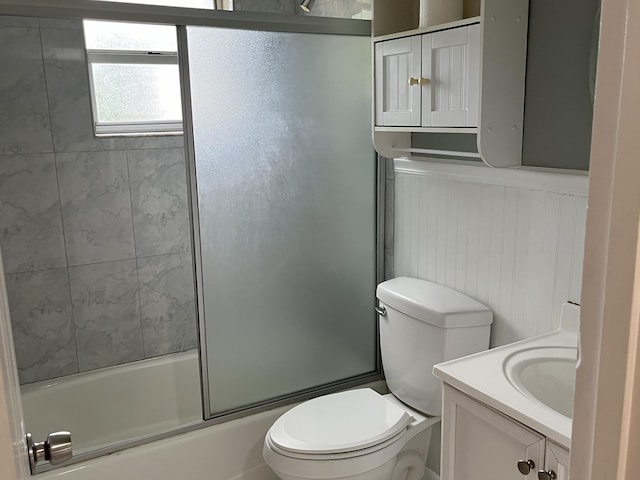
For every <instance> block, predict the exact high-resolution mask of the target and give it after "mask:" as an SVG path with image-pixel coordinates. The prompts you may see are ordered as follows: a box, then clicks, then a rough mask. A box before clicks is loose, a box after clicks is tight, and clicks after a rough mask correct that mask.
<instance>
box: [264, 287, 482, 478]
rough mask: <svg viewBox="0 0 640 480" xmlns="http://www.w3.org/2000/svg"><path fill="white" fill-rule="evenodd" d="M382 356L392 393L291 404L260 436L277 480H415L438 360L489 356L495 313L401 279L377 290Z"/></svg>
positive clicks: (434, 417) (363, 391)
mask: <svg viewBox="0 0 640 480" xmlns="http://www.w3.org/2000/svg"><path fill="white" fill-rule="evenodd" d="M376 296H377V297H378V300H379V306H378V308H376V311H377V312H378V319H379V321H380V350H381V352H382V365H383V368H384V373H385V378H386V381H387V385H388V387H389V390H390V391H391V393H389V394H386V395H381V394H379V393H377V392H375V391H374V390H371V389H369V388H360V389H356V390H348V391H344V392H339V393H334V394H330V395H324V396H321V397H317V398H314V399H312V400H308V401H306V402H303V403H301V404H300V405H298V406H296V407H294V408H292V409H291V410H289V411H288V412H286V413H285V414H283V415H282V416H281V417H280V418H278V419H277V420H276V421H275V423H274V424H273V426H272V427H271V428H270V429H269V431H268V432H267V435H266V437H265V441H264V447H263V456H264V459H265V462H266V463H267V465H269V466H270V467H271V469H272V470H273V471H274V473H275V474H276V475H277V476H278V477H279V478H281V479H282V480H310V479H341V480H422V478H423V475H424V472H425V463H426V458H427V453H428V451H429V443H430V440H431V427H433V425H435V424H437V423H438V422H439V421H440V415H441V409H442V398H441V393H442V387H441V383H440V381H439V380H438V379H437V378H435V377H434V376H433V375H432V373H431V371H432V368H433V366H434V365H435V364H437V363H440V362H444V361H446V360H451V359H453V358H457V357H462V356H464V355H469V354H471V353H475V352H479V351H481V350H486V349H487V348H488V347H489V334H490V329H491V323H492V321H493V316H492V313H491V310H489V309H488V308H487V307H486V306H484V305H482V304H481V303H480V302H478V301H476V300H474V299H472V298H470V297H468V296H466V295H464V294H462V293H460V292H457V291H455V290H452V289H450V288H447V287H444V286H442V285H438V284H435V283H432V282H427V281H424V280H419V279H416V278H409V277H399V278H394V279H391V280H388V281H386V282H383V283H381V284H380V285H378V288H377V290H376Z"/></svg>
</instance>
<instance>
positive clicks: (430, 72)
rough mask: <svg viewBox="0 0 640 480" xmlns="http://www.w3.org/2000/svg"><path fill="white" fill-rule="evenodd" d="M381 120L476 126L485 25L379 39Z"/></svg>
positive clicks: (378, 109) (400, 123)
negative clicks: (481, 39)
mask: <svg viewBox="0 0 640 480" xmlns="http://www.w3.org/2000/svg"><path fill="white" fill-rule="evenodd" d="M375 56H376V62H375V65H376V93H375V94H376V101H375V104H376V125H379V126H406V127H476V126H477V124H478V91H479V82H480V24H478V23H476V24H473V25H468V26H462V27H458V28H452V29H448V30H443V31H439V32H434V33H428V34H424V35H414V36H411V37H405V38H397V39H393V40H387V41H383V42H378V43H376V45H375Z"/></svg>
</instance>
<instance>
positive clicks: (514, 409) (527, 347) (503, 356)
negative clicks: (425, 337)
mask: <svg viewBox="0 0 640 480" xmlns="http://www.w3.org/2000/svg"><path fill="white" fill-rule="evenodd" d="M579 317H580V307H578V306H576V305H573V304H568V303H567V304H564V305H563V307H562V320H561V326H560V329H558V330H556V331H555V332H552V333H548V334H545V335H541V336H538V337H534V338H530V339H527V340H522V341H520V342H516V343H511V344H509V345H504V346H502V347H498V348H494V349H491V350H487V351H484V352H480V353H476V354H474V355H470V356H467V357H463V358H460V359H456V360H451V361H448V362H444V363H441V364H438V365H436V366H435V367H434V369H433V373H434V375H435V376H436V377H438V378H440V379H441V380H442V381H444V382H445V383H446V384H448V385H450V386H452V387H454V388H456V389H458V390H460V391H461V392H463V393H465V394H467V395H469V396H470V397H473V398H475V399H476V400H479V401H481V402H482V403H484V404H486V405H488V406H490V407H492V408H494V409H496V410H498V411H500V412H502V413H504V414H505V415H508V416H509V417H511V418H513V419H515V420H517V421H519V422H521V423H523V424H524V425H527V426H528V427H530V428H532V429H534V430H536V431H538V432H540V433H541V434H543V435H545V436H546V437H548V438H549V439H551V440H553V441H554V442H556V443H558V444H559V445H561V446H562V447H565V448H567V449H569V448H570V446H571V425H572V419H571V418H569V417H568V416H566V415H563V414H561V413H560V412H558V411H556V410H554V409H552V408H550V407H549V406H547V405H545V404H544V403H542V402H541V401H539V400H537V399H535V398H533V397H532V396H530V395H525V394H523V393H522V392H521V391H519V390H518V389H517V388H516V387H515V386H514V385H513V383H512V382H511V381H510V380H509V378H508V373H509V372H508V371H507V369H508V368H510V367H509V365H510V363H509V359H511V358H514V356H515V355H520V356H523V354H524V355H527V356H528V357H527V358H529V359H531V358H533V357H534V355H535V352H536V351H552V350H553V349H554V348H557V347H559V348H560V349H562V348H565V349H566V348H569V349H576V348H577V345H578V325H579ZM529 361H530V360H529ZM533 361H535V359H534V360H533ZM572 387H573V386H571V388H568V389H567V391H570V392H572V391H573V388H572ZM566 400H567V401H568V402H569V404H571V402H572V400H573V395H572V394H571V398H570V399H569V398H567V399H566Z"/></svg>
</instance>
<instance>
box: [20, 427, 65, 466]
mask: <svg viewBox="0 0 640 480" xmlns="http://www.w3.org/2000/svg"><path fill="white" fill-rule="evenodd" d="M27 453H28V455H29V465H30V466H31V473H34V470H35V467H36V465H37V464H39V463H42V462H44V461H46V462H49V463H51V465H57V464H59V463H64V462H66V461H67V460H71V457H72V456H73V450H72V447H71V432H53V433H50V434H49V435H48V436H47V440H46V441H44V442H34V441H33V438H32V437H31V434H30V433H27Z"/></svg>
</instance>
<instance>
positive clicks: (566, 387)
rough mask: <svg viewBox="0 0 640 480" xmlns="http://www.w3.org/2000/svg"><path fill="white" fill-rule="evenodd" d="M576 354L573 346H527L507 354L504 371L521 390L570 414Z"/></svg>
mask: <svg viewBox="0 0 640 480" xmlns="http://www.w3.org/2000/svg"><path fill="white" fill-rule="evenodd" d="M577 356H578V350H577V348H572V347H535V348H528V349H524V350H519V351H516V352H514V353H512V354H511V355H509V356H508V357H507V358H506V359H505V361H504V371H505V375H506V376H507V378H508V380H509V382H510V383H511V384H512V385H513V386H514V387H515V388H516V389H517V390H518V391H519V392H520V393H521V394H523V395H524V396H526V397H528V398H529V399H531V400H533V401H535V402H539V403H542V404H543V405H546V406H547V407H549V408H551V409H552V410H554V411H556V412H558V413H560V414H561V415H564V416H565V417H568V418H572V417H573V394H574V391H575V383H576V359H577Z"/></svg>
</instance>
